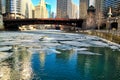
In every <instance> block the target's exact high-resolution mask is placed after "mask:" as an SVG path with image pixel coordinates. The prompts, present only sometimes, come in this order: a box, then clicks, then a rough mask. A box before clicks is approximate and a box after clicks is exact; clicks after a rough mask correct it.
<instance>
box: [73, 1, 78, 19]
mask: <svg viewBox="0 0 120 80" xmlns="http://www.w3.org/2000/svg"><path fill="white" fill-rule="evenodd" d="M72 18H73V19H78V18H79V6H78V5H76V4H75V3H73V2H72Z"/></svg>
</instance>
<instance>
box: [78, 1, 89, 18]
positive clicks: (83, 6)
mask: <svg viewBox="0 0 120 80" xmlns="http://www.w3.org/2000/svg"><path fill="white" fill-rule="evenodd" d="M88 6H89V0H80V13H79V14H80V18H83V19H84V18H86V16H87V9H88Z"/></svg>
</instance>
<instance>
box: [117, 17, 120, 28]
mask: <svg viewBox="0 0 120 80" xmlns="http://www.w3.org/2000/svg"><path fill="white" fill-rule="evenodd" d="M117 22H118V30H120V19H118V21H117Z"/></svg>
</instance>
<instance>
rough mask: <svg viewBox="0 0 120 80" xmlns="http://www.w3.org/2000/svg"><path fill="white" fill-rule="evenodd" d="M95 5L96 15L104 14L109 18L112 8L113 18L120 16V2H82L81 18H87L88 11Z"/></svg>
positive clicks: (94, 0) (96, 0) (109, 0)
mask: <svg viewBox="0 0 120 80" xmlns="http://www.w3.org/2000/svg"><path fill="white" fill-rule="evenodd" d="M91 5H93V6H94V7H95V9H96V15H97V16H98V15H99V14H102V15H103V17H104V18H107V17H108V16H109V15H108V12H109V8H111V13H112V17H116V16H120V0H80V18H86V15H87V9H88V7H89V6H91Z"/></svg>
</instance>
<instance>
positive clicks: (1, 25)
mask: <svg viewBox="0 0 120 80" xmlns="http://www.w3.org/2000/svg"><path fill="white" fill-rule="evenodd" d="M2 29H4V27H3V16H2V0H0V30H2Z"/></svg>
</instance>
